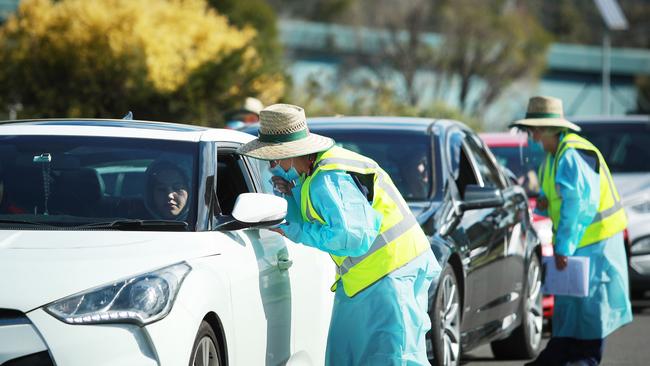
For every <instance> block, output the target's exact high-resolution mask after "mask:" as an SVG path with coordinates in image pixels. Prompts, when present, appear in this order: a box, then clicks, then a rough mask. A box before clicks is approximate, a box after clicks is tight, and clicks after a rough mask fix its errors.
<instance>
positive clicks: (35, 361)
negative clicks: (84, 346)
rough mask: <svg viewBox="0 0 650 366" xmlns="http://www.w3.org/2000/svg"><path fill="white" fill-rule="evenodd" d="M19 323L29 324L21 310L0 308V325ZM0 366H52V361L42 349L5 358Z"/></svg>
mask: <svg viewBox="0 0 650 366" xmlns="http://www.w3.org/2000/svg"><path fill="white" fill-rule="evenodd" d="M20 324H31V322H30V321H29V319H28V318H27V316H26V315H25V314H23V312H21V311H18V310H12V309H0V327H3V326H12V325H20ZM1 366H54V362H53V361H52V358H51V357H50V354H49V353H48V352H47V351H42V352H36V353H32V354H29V355H23V356H20V357H17V358H14V359H11V360H7V361H5V362H4V363H2V365H1Z"/></svg>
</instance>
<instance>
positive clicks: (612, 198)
mask: <svg viewBox="0 0 650 366" xmlns="http://www.w3.org/2000/svg"><path fill="white" fill-rule="evenodd" d="M569 148H574V149H578V150H585V151H591V152H594V153H595V154H596V156H597V157H598V164H599V167H600V169H599V177H600V195H599V197H600V202H599V205H598V212H597V213H596V215H595V216H594V219H593V220H592V222H591V224H589V226H588V227H587V229H586V230H585V233H584V235H583V237H582V238H580V242H579V243H578V247H579V248H582V247H584V246H587V245H589V244H593V243H596V242H599V241H601V240H603V239H606V238H609V237H611V236H612V235H614V234H616V233H618V232H620V231H622V230H623V229H625V227H626V226H627V219H626V216H625V211H624V210H623V205H622V204H621V199H620V196H619V195H618V192H617V190H616V186H615V185H614V181H613V180H612V176H611V174H610V172H609V168H608V167H607V163H606V162H605V159H604V158H603V156H602V154H601V153H600V151H599V150H598V149H597V148H596V147H595V146H594V145H593V144H591V143H590V142H589V141H587V140H586V139H584V138H582V137H580V136H578V135H576V134H573V133H569V134H567V135H566V136H564V138H563V139H562V141H560V143H559V145H558V149H557V154H556V158H555V161H554V162H553V163H552V164H551V156H550V155H547V157H546V159H545V162H544V165H543V166H542V168H541V169H540V173H541V174H540V178H541V179H542V189H543V190H544V193H545V194H546V196H547V199H548V202H549V207H548V211H549V216H550V217H551V220H552V221H553V237H554V241H555V232H556V231H557V227H558V224H559V219H560V207H561V202H562V198H561V197H560V195H559V194H558V192H557V189H556V184H555V173H556V171H557V165H558V161H559V160H560V158H561V156H562V155H563V154H564V152H566V150H567V149H569Z"/></svg>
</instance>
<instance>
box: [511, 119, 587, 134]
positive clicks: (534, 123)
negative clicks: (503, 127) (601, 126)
mask: <svg viewBox="0 0 650 366" xmlns="http://www.w3.org/2000/svg"><path fill="white" fill-rule="evenodd" d="M510 127H564V128H568V129H570V130H573V131H576V132H580V130H581V128H580V126H578V125H576V124H575V123H572V122H570V121H567V120H566V119H564V118H527V119H520V120H518V121H514V122H513V123H511V124H510Z"/></svg>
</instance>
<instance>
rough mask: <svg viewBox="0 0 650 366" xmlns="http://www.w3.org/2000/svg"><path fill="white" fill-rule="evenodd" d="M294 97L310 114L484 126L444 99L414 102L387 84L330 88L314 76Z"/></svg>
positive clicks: (295, 91)
mask: <svg viewBox="0 0 650 366" xmlns="http://www.w3.org/2000/svg"><path fill="white" fill-rule="evenodd" d="M290 97H291V101H292V102H294V103H296V104H298V105H301V106H304V108H305V110H306V111H307V114H308V116H310V117H315V116H333V115H349V116H404V117H426V118H443V119H454V120H457V121H461V122H464V123H465V124H467V125H469V126H470V127H472V128H474V129H475V130H480V128H481V126H480V123H479V120H478V119H477V118H474V117H471V116H468V115H466V114H463V113H462V112H461V111H460V110H458V109H457V108H454V107H452V106H450V105H448V104H446V103H444V102H442V101H437V102H434V103H432V104H429V105H423V106H413V105H412V104H410V103H409V102H407V101H406V100H405V99H404V98H400V97H399V96H398V95H397V94H396V92H395V90H393V89H392V88H390V87H388V86H387V85H386V84H382V83H379V84H366V85H358V84H357V85H350V84H347V85H341V86H339V87H337V88H336V89H335V90H326V89H325V88H323V86H322V85H321V84H320V83H319V82H318V81H316V80H314V79H310V80H309V81H308V82H307V85H306V87H305V88H301V89H299V90H294V91H293V92H292V93H291V95H290Z"/></svg>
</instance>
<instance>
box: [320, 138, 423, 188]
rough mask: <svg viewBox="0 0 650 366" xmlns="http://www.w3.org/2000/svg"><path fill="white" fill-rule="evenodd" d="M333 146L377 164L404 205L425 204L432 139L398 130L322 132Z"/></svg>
mask: <svg viewBox="0 0 650 366" xmlns="http://www.w3.org/2000/svg"><path fill="white" fill-rule="evenodd" d="M312 131H313V132H316V133H318V134H321V135H324V136H328V137H331V138H333V139H334V140H335V141H336V144H337V145H339V146H342V147H344V148H346V149H348V150H352V151H354V152H357V153H359V154H361V155H364V156H367V157H369V158H371V159H373V160H374V161H376V162H377V163H378V164H379V166H380V167H381V168H382V169H384V170H385V171H386V172H387V173H388V175H389V176H390V177H391V179H392V180H393V182H394V183H395V185H396V186H397V188H398V189H399V191H400V193H401V194H402V196H403V197H404V199H405V200H407V201H423V200H427V199H428V198H429V197H430V195H431V191H432V187H433V184H434V182H433V174H432V169H431V151H432V150H431V138H430V137H429V136H428V135H425V134H421V133H405V132H402V131H399V130H391V131H387V132H382V131H376V130H375V131H372V130H369V129H367V130H325V129H317V128H316V129H314V128H313V129H312Z"/></svg>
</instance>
